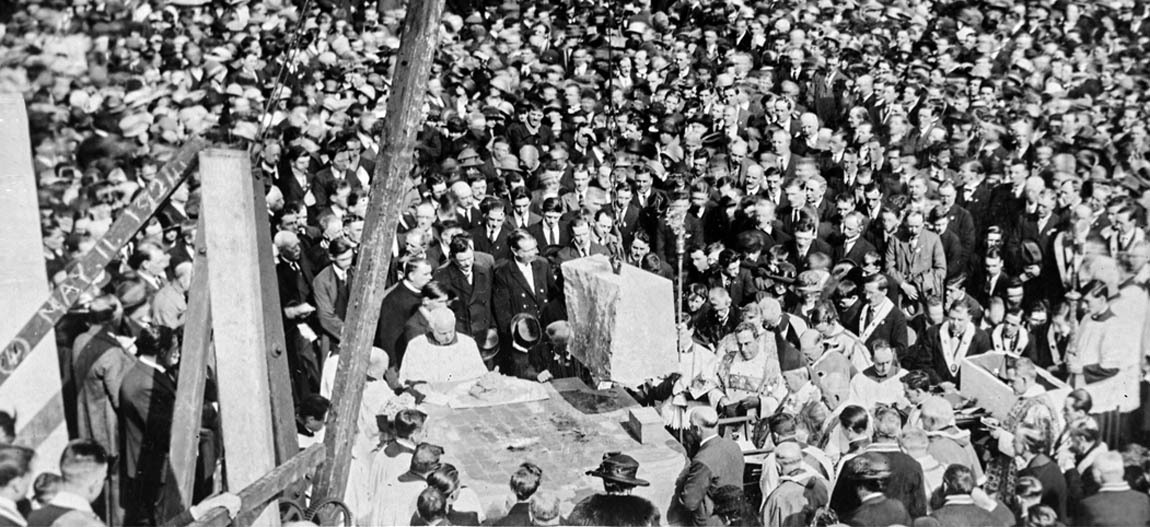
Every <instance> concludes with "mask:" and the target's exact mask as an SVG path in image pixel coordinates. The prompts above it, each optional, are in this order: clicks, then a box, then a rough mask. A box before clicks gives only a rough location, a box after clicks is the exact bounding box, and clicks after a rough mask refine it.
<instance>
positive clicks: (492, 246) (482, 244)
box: [471, 196, 511, 264]
mask: <svg viewBox="0 0 1150 527" xmlns="http://www.w3.org/2000/svg"><path fill="white" fill-rule="evenodd" d="M479 209H480V211H482V213H483V220H482V221H480V222H479V223H478V224H476V225H475V227H473V228H472V229H471V239H472V240H475V250H477V251H479V252H485V253H488V254H490V255H492V256H494V257H495V263H496V264H499V263H500V262H505V261H507V260H510V259H511V249H510V247H508V245H507V235H508V233H510V232H511V231H510V230H509V229H507V226H506V220H507V215H506V213H505V209H504V204H503V200H501V199H499V198H497V197H494V196H488V197H487V198H484V200H483V203H480V204H479Z"/></svg>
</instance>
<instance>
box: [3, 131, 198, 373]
mask: <svg viewBox="0 0 1150 527" xmlns="http://www.w3.org/2000/svg"><path fill="white" fill-rule="evenodd" d="M207 146H208V143H207V142H206V141H203V140H200V139H193V140H191V141H189V142H188V143H186V144H184V146H183V147H182V148H180V150H179V152H177V153H176V156H175V157H174V158H172V160H171V161H168V163H167V164H165V165H164V166H163V168H161V169H160V170H159V172H158V173H156V177H155V178H153V179H152V181H151V182H150V183H148V186H147V188H145V189H144V191H143V192H141V193H139V194H138V195H137V196H136V199H134V200H132V204H131V205H129V206H128V208H126V209H124V211H123V212H122V213H120V217H119V218H117V219H116V221H115V223H113V224H112V227H111V228H109V229H108V232H107V233H105V234H104V236H103V237H102V238H100V241H99V242H97V243H96V245H95V246H94V247H92V249H91V250H89V251H88V252H87V253H86V254H84V256H83V257H81V258H80V259H79V260H78V261H77V262H76V263H75V264H74V265H73V266H72V269H71V270H70V271H69V273H68V279H67V280H66V281H65V282H64V283H62V284H60V286H59V287H57V288H56V289H54V290H53V291H52V294H51V295H50V296H49V297H48V300H46V301H45V302H44V304H43V305H41V306H40V308H39V309H37V310H36V313H35V314H34V315H32V318H31V319H29V320H28V322H27V323H25V324H24V326H23V327H22V328H20V331H19V332H18V333H16V336H15V337H13V338H12V341H11V342H9V343H8V345H7V346H5V347H4V349H3V350H0V384H4V381H6V380H8V377H10V376H11V375H12V372H14V371H16V367H17V366H19V365H20V363H22V362H24V359H26V358H27V357H28V355H29V354H30V353H31V352H32V350H33V349H34V348H35V347H36V345H37V344H39V343H40V340H42V339H43V338H44V336H45V335H47V334H48V332H49V331H51V330H52V328H54V327H55V326H56V323H57V322H59V321H60V318H62V317H63V316H64V314H65V313H67V312H68V310H69V309H71V307H72V305H73V304H75V303H76V301H77V300H78V299H79V298H80V294H81V293H83V292H84V291H85V290H87V289H88V287H90V286H91V285H92V282H93V281H95V280H96V279H97V278H98V277H99V276H100V273H101V272H102V271H103V270H104V268H105V267H106V266H107V265H108V262H111V261H112V259H113V258H115V257H116V255H117V254H118V253H119V251H120V248H121V247H123V246H124V244H126V243H128V241H129V240H131V239H132V237H133V236H135V235H136V233H137V232H139V231H140V229H142V228H143V227H144V225H145V224H147V222H148V220H150V219H151V218H152V216H155V214H156V212H158V211H159V210H160V207H162V206H163V205H164V203H165V202H166V201H167V199H168V197H169V196H171V195H172V191H174V190H175V189H176V187H178V186H179V185H180V184H181V183H183V182H184V180H185V179H186V178H187V177H188V175H189V174H191V172H192V169H193V168H194V167H195V162H196V159H197V156H198V155H199V153H200V150H203V149H204V148H206V147H207Z"/></svg>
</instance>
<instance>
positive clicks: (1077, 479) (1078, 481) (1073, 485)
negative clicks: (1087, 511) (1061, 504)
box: [1063, 468, 1086, 520]
mask: <svg viewBox="0 0 1150 527" xmlns="http://www.w3.org/2000/svg"><path fill="white" fill-rule="evenodd" d="M1063 477H1065V478H1066V500H1067V501H1069V502H1070V503H1072V504H1074V506H1073V508H1071V509H1070V512H1073V513H1074V516H1075V517H1077V516H1078V514H1079V513H1080V512H1081V510H1080V508H1079V507H1078V506H1077V505H1078V504H1079V503H1082V499H1083V498H1085V497H1086V496H1084V495H1083V489H1082V475H1081V474H1079V473H1078V469H1077V468H1071V469H1070V470H1067V471H1066V473H1065V474H1063ZM1069 519H1070V518H1063V520H1069Z"/></svg>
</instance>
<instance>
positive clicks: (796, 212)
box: [776, 179, 818, 234]
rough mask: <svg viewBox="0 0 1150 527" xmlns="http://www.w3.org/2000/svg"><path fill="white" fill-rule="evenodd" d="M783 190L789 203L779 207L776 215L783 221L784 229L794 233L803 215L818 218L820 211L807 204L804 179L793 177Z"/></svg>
mask: <svg viewBox="0 0 1150 527" xmlns="http://www.w3.org/2000/svg"><path fill="white" fill-rule="evenodd" d="M783 192H784V193H785V194H786V196H787V198H786V202H787V204H786V205H783V206H781V207H779V208H778V209H777V212H776V217H777V218H778V220H779V222H781V223H782V227H783V231H785V232H787V233H788V234H794V232H795V225H796V224H797V223H799V222H800V221H802V218H803V215H806V216H808V217H810V218H817V217H818V212H817V211H815V210H814V209H812V208H811V207H810V206H809V205H808V204H807V192H806V190H805V189H804V187H803V182H802V181H799V180H797V179H791V180H790V181H788V182H787V183H786V184H785V185H784V186H783Z"/></svg>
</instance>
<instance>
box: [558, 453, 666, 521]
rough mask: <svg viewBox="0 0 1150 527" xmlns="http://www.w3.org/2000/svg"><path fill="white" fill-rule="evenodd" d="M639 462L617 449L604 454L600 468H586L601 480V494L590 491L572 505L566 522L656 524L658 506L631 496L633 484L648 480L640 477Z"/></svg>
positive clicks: (640, 483)
mask: <svg viewBox="0 0 1150 527" xmlns="http://www.w3.org/2000/svg"><path fill="white" fill-rule="evenodd" d="M638 474H639V462H638V461H635V458H633V457H631V456H628V455H627V454H622V453H619V452H608V453H606V454H604V455H603V462H602V463H600V464H599V468H596V469H594V470H588V471H587V475H588V476H595V477H597V478H601V479H602V480H603V490H604V492H603V493H601V494H593V495H591V496H588V497H587V498H585V499H584V500H583V501H581V502H579V503H578V504H576V505H575V508H574V509H573V510H572V511H571V515H570V516H568V517H567V522H566V524H567V525H619V526H623V525H659V523H660V521H659V520H660V514H659V509H658V508H657V507H655V505H654V504H652V503H651V502H650V501H649V500H647V499H646V498H642V497H639V496H633V495H632V494H631V491H633V490H635V487H646V486H649V485H650V483H649V482H647V480H644V479H639V478H638V477H637V476H638Z"/></svg>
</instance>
